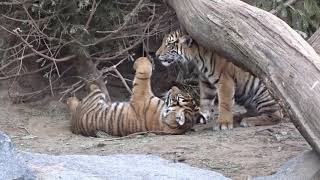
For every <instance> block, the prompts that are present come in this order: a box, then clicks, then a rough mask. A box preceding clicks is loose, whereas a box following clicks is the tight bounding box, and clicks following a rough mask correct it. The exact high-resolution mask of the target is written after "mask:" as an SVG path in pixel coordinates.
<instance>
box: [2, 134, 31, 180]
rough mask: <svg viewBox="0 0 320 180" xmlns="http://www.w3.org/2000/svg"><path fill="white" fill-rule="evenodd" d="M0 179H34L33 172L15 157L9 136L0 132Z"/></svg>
mask: <svg viewBox="0 0 320 180" xmlns="http://www.w3.org/2000/svg"><path fill="white" fill-rule="evenodd" d="M0 179H35V175H34V174H33V172H32V171H31V170H30V169H29V168H28V167H27V166H26V165H25V164H24V163H23V161H21V160H20V159H19V158H18V157H17V155H16V152H15V150H14V148H13V146H12V143H11V140H10V139H9V137H8V136H7V135H5V134H3V133H1V132H0Z"/></svg>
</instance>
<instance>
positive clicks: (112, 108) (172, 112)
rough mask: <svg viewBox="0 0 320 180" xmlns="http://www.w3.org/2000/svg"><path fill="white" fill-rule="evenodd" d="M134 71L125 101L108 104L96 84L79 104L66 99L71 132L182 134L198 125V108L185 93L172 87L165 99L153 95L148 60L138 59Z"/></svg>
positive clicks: (86, 134)
mask: <svg viewBox="0 0 320 180" xmlns="http://www.w3.org/2000/svg"><path fill="white" fill-rule="evenodd" d="M133 68H134V69H135V71H136V72H135V76H134V80H133V88H132V96H131V99H130V100H129V101H128V102H114V103H111V105H110V103H109V104H108V103H107V101H106V95H105V94H104V93H103V92H102V91H101V89H100V88H99V87H98V86H97V85H95V84H91V85H90V93H89V94H88V95H87V96H86V97H85V98H83V99H82V100H81V101H80V100H79V99H77V98H76V97H70V98H68V100H67V106H68V107H69V110H70V112H71V116H72V120H71V130H72V132H73V133H75V134H82V135H84V136H93V137H96V136H97V132H101V131H102V132H105V133H107V134H108V135H112V136H127V135H129V134H133V133H137V132H154V133H157V132H159V134H183V133H184V132H186V131H188V130H190V129H191V128H192V127H193V125H194V124H196V123H200V122H199V121H201V120H202V117H201V116H199V108H198V106H197V105H196V103H195V101H194V99H193V98H192V97H191V96H190V95H189V94H188V93H186V92H182V91H181V90H180V89H179V88H177V87H175V86H173V87H171V89H170V90H169V91H168V92H167V93H166V95H165V100H162V99H160V98H158V97H156V96H154V94H153V92H152V90H151V85H150V84H151V83H150V78H151V75H152V63H151V62H150V60H149V59H148V58H146V57H140V58H138V59H137V60H136V61H135V62H134V65H133Z"/></svg>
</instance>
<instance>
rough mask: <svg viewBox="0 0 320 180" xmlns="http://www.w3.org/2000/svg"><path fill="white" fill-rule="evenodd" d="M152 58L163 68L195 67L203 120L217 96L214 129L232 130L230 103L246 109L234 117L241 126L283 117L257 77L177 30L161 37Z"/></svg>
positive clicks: (208, 113) (210, 111) (211, 108)
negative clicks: (182, 64)
mask: <svg viewBox="0 0 320 180" xmlns="http://www.w3.org/2000/svg"><path fill="white" fill-rule="evenodd" d="M156 55H157V56H158V58H159V59H160V61H161V63H162V64H163V65H165V66H169V65H170V64H172V63H174V62H177V61H180V62H193V63H195V64H196V66H197V67H198V69H199V71H200V82H199V85H200V110H201V112H202V113H203V115H204V117H206V119H207V120H208V119H211V120H212V119H213V118H214V115H213V106H214V101H215V98H216V95H217V94H218V108H219V115H218V119H217V122H216V126H215V127H214V128H215V129H216V130H220V129H222V130H225V129H232V128H233V124H234V122H233V119H234V118H233V114H232V112H231V111H232V107H233V104H234V101H235V102H236V103H237V104H239V105H243V106H244V107H245V108H246V109H247V112H246V113H244V114H242V115H241V116H239V117H238V118H237V119H238V122H239V123H240V125H241V126H244V127H247V126H259V125H271V124H276V123H277V122H279V121H280V120H281V119H282V118H283V116H282V113H281V109H280V106H279V104H278V103H277V102H276V100H275V99H274V98H273V97H272V96H271V95H270V93H269V91H268V89H267V88H266V86H265V85H264V84H263V82H262V81H261V80H260V79H259V78H258V77H256V76H254V75H252V74H250V73H249V72H246V71H244V70H242V69H241V68H239V67H237V66H235V65H234V64H232V63H231V62H229V61H228V59H227V58H225V57H223V56H220V55H219V54H217V53H216V52H214V51H211V50H209V49H206V48H204V47H202V46H200V45H199V44H197V43H196V42H195V41H193V40H192V39H191V37H190V36H188V35H186V34H184V33H182V32H181V31H174V32H172V33H170V34H168V35H167V36H165V38H164V39H163V42H162V45H161V47H160V48H159V49H158V50H157V52H156ZM235 119H236V118H235ZM240 121H241V122H240Z"/></svg>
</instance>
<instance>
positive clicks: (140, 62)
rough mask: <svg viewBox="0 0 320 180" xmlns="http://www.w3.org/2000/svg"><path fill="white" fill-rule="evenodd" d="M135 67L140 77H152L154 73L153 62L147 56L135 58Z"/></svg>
mask: <svg viewBox="0 0 320 180" xmlns="http://www.w3.org/2000/svg"><path fill="white" fill-rule="evenodd" d="M133 69H134V70H135V71H136V76H138V77H139V78H150V77H151V75H152V62H151V61H150V60H149V59H148V58H147V57H140V58H138V59H137V60H135V62H134V64H133Z"/></svg>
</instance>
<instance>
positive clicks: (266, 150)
mask: <svg viewBox="0 0 320 180" xmlns="http://www.w3.org/2000/svg"><path fill="white" fill-rule="evenodd" d="M69 120H70V116H69V114H68V112H67V110H66V106H65V105H64V104H63V103H60V102H57V101H52V100H50V99H44V100H42V101H39V102H37V103H30V104H12V103H10V101H9V100H8V99H7V93H6V92H5V91H1V92H0V131H3V132H5V133H7V134H8V135H9V136H10V137H11V138H12V141H13V142H14V144H15V146H16V147H17V149H19V150H23V151H30V152H37V153H46V154H54V155H64V154H94V155H110V154H119V153H122V154H153V155H158V156H161V157H163V158H165V159H168V160H172V161H174V162H182V163H186V164H189V165H191V166H195V167H199V168H204V169H209V170H214V171H218V172H221V173H223V174H224V175H225V176H228V177H231V178H233V179H243V178H245V177H246V176H247V175H252V176H258V175H259V176H261V175H269V174H272V173H274V172H275V171H276V170H277V168H278V167H279V166H280V165H281V164H282V163H284V162H285V161H287V160H288V159H290V158H291V157H294V156H296V155H298V154H300V153H301V152H304V151H306V150H309V149H310V147H309V145H308V144H307V143H306V141H305V140H304V139H303V138H302V137H301V135H300V134H299V132H298V131H297V130H296V129H295V127H294V126H293V125H292V124H291V123H290V122H286V123H281V124H278V125H274V126H264V127H254V128H235V129H234V130H232V131H224V132H215V131H212V130H211V128H210V125H201V126H197V127H195V130H194V131H192V132H188V133H186V134H185V135H172V136H158V135H153V134H146V135H138V136H135V137H131V138H128V137H127V138H116V137H105V138H90V137H83V136H79V135H74V134H72V133H71V132H70V130H69V128H70V125H69V124H70V123H69Z"/></svg>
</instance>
